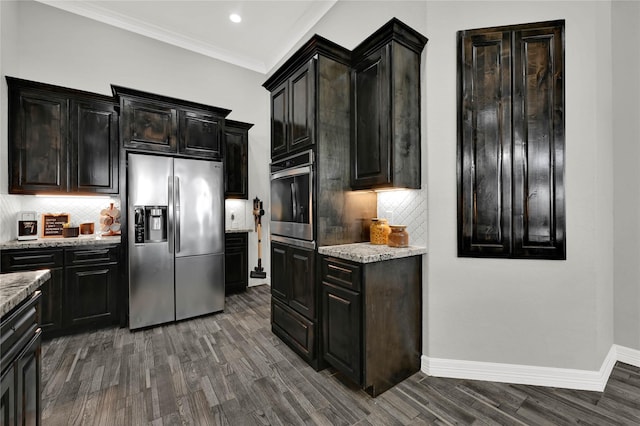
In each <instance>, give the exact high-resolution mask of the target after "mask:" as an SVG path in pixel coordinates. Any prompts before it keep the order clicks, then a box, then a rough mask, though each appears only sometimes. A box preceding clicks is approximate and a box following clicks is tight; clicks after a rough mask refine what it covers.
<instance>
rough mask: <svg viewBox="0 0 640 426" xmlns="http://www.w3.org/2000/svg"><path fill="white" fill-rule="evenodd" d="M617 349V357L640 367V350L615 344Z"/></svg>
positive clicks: (621, 360)
mask: <svg viewBox="0 0 640 426" xmlns="http://www.w3.org/2000/svg"><path fill="white" fill-rule="evenodd" d="M613 347H614V348H615V350H616V354H617V356H616V358H617V360H618V361H620V362H624V363H626V364H629V365H633V366H634V367H640V350H637V349H631V348H627V347H625V346H620V345H613Z"/></svg>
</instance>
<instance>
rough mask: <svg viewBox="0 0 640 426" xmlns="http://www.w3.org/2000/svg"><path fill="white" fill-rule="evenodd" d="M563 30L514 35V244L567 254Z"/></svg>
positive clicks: (543, 253) (527, 252)
mask: <svg viewBox="0 0 640 426" xmlns="http://www.w3.org/2000/svg"><path fill="white" fill-rule="evenodd" d="M563 50H564V49H563V42H562V28H560V27H546V28H539V29H525V30H522V31H516V32H515V33H514V76H515V78H514V82H513V84H514V99H513V105H514V107H513V114H514V121H513V122H514V141H513V143H514V150H515V151H516V155H514V168H513V185H514V222H513V226H514V246H515V250H516V251H518V252H520V253H521V254H522V256H523V257H547V258H564V257H565V251H564V220H565V219H564V191H563V188H564V89H563V82H562V77H563V75H564V70H563V57H562V52H563Z"/></svg>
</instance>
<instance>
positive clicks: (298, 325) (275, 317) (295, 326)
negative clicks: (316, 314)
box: [271, 298, 315, 361]
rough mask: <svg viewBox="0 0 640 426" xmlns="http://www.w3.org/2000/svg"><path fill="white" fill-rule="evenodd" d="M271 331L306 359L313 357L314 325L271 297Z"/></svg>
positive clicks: (309, 359)
mask: <svg viewBox="0 0 640 426" xmlns="http://www.w3.org/2000/svg"><path fill="white" fill-rule="evenodd" d="M271 326H272V329H273V332H274V333H275V334H276V335H277V336H278V337H280V338H281V339H282V340H284V341H285V342H286V343H287V344H288V345H289V346H290V347H291V348H293V349H294V350H295V351H296V352H298V354H300V356H301V357H303V358H304V359H306V360H307V361H311V360H313V359H314V358H315V343H314V342H315V325H314V323H313V322H311V321H309V320H308V319H306V318H305V317H303V316H302V315H300V314H298V313H296V312H294V311H293V310H292V309H291V308H289V307H288V306H286V305H283V304H281V303H280V302H278V301H277V300H275V299H273V298H272V299H271Z"/></svg>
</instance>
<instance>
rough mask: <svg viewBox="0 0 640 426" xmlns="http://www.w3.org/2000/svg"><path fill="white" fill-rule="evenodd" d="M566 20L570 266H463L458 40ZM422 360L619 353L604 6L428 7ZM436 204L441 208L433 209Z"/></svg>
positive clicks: (562, 363)
mask: <svg viewBox="0 0 640 426" xmlns="http://www.w3.org/2000/svg"><path fill="white" fill-rule="evenodd" d="M555 19H565V20H566V27H565V30H566V40H565V42H566V48H565V65H566V67H565V81H566V88H565V90H566V115H565V117H566V169H565V172H566V175H565V176H566V180H565V182H566V212H567V260H566V261H545V260H499V259H465V258H458V257H456V167H455V165H456V31H457V30H462V29H472V28H481V27H490V26H497V25H511V24H518V23H527V22H536V21H544V20H555ZM427 29H428V32H427V36H428V37H429V45H428V52H427V72H426V75H427V80H426V86H427V118H428V120H427V129H426V134H427V137H426V143H427V146H428V151H429V152H428V164H427V168H428V181H429V189H430V191H429V200H428V201H429V206H430V209H429V219H428V221H429V243H428V245H429V249H430V250H429V261H428V268H427V282H426V284H427V295H426V302H427V305H428V308H427V317H426V318H425V322H424V326H425V338H426V341H425V343H426V345H425V348H424V349H425V354H426V355H428V356H429V357H432V358H444V359H455V360H473V361H486V362H496V363H507V364H524V365H533V366H544V367H559V368H574V369H585V370H598V369H599V368H600V366H601V364H602V362H603V359H604V357H605V355H606V353H607V351H608V350H609V349H610V347H611V345H612V343H613V323H612V321H613V301H612V297H613V290H612V283H613V259H612V253H613V238H612V235H613V226H612V223H613V212H612V206H613V204H612V195H611V194H612V191H613V182H612V176H613V172H612V125H611V121H612V118H611V110H612V102H611V66H610V64H611V55H610V53H609V51H610V48H611V34H610V33H611V22H610V5H609V3H608V2H499V1H498V2H484V1H474V2H467V3H463V2H436V1H434V2H428V3H427ZM435 206H437V208H436V207H435Z"/></svg>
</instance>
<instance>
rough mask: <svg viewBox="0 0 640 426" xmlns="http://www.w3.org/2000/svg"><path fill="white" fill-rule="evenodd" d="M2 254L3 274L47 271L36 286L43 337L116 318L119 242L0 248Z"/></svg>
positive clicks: (117, 318) (117, 311) (99, 324)
mask: <svg viewBox="0 0 640 426" xmlns="http://www.w3.org/2000/svg"><path fill="white" fill-rule="evenodd" d="M0 258H1V264H2V272H19V271H34V270H39V269H49V270H50V271H51V279H50V280H49V281H48V282H47V283H45V284H43V285H42V286H41V287H40V291H41V292H42V298H41V311H40V323H41V327H42V331H43V337H44V338H49V337H54V336H58V335H62V334H67V333H69V332H72V331H74V330H80V329H83V328H87V327H99V326H106V325H111V324H116V323H117V322H118V320H119V317H118V315H119V309H118V299H117V297H118V289H119V283H120V277H119V273H120V271H119V267H118V259H119V248H118V245H101V246H85V247H81V248H79V247H75V248H70V247H69V248H51V249H19V250H3V251H2V253H1V254H0Z"/></svg>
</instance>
